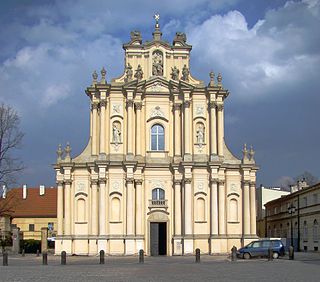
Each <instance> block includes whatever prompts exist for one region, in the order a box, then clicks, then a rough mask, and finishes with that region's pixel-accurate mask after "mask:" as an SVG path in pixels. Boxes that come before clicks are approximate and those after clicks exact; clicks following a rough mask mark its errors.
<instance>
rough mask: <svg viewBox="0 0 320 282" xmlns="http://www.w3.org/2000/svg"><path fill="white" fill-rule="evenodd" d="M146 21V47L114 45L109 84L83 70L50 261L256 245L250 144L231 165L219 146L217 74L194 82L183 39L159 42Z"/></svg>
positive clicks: (59, 168) (60, 166)
mask: <svg viewBox="0 0 320 282" xmlns="http://www.w3.org/2000/svg"><path fill="white" fill-rule="evenodd" d="M155 19H156V24H155V30H154V32H153V38H152V40H151V41H144V42H143V41H142V38H141V33H140V32H139V31H133V32H131V39H130V42H128V43H126V44H124V45H123V49H124V53H125V60H124V61H125V66H124V72H123V74H122V75H121V76H120V77H119V78H115V79H112V80H111V81H110V82H108V81H107V78H106V70H105V69H104V68H103V69H102V70H101V76H100V77H99V76H98V74H97V73H96V72H94V73H93V75H92V77H93V81H92V84H91V85H90V86H89V87H88V88H87V89H86V91H85V93H86V95H87V96H88V98H89V99H90V102H91V109H90V139H89V142H88V145H87V146H86V148H85V149H84V150H83V152H82V153H81V154H80V155H79V156H76V157H71V155H70V152H71V147H70V145H69V144H67V146H66V148H65V149H64V150H63V149H62V148H61V146H59V148H58V150H57V155H58V158H57V163H56V164H55V166H54V168H55V171H56V181H57V187H58V202H57V217H58V226H57V227H58V228H57V232H58V233H57V238H56V244H55V248H56V249H55V252H56V254H60V252H61V251H66V252H67V254H78V255H95V254H97V253H98V252H99V251H100V250H104V251H105V253H106V254H110V255H132V254H137V253H138V252H139V250H140V249H143V250H144V251H145V253H146V254H147V255H186V254H192V253H194V252H195V249H196V248H200V250H201V253H209V254H215V253H226V252H230V249H231V248H232V246H234V245H235V246H237V247H240V246H242V245H243V244H246V243H248V242H250V241H251V240H252V239H254V238H256V207H255V187H256V183H255V181H256V172H257V170H258V167H257V166H256V165H255V161H254V150H253V149H252V147H251V148H250V149H247V147H246V145H245V146H244V149H243V151H242V152H243V157H242V159H238V158H237V157H235V156H234V155H233V154H232V153H231V152H230V151H229V149H228V147H227V146H226V144H225V140H224V101H225V99H226V98H227V97H228V95H229V92H228V90H226V89H225V88H224V87H223V86H222V76H221V75H220V74H219V75H217V77H216V78H215V75H214V73H213V72H211V73H210V74H209V83H208V84H207V83H204V82H203V81H201V80H198V79H196V78H194V77H193V76H192V74H191V72H190V52H191V49H192V46H191V45H189V44H188V43H187V38H186V35H185V34H184V33H181V32H177V33H176V35H175V38H174V39H173V42H172V44H170V43H168V42H167V41H164V40H163V39H162V33H161V30H160V26H159V22H158V20H159V17H158V15H157V16H156V17H155ZM204 44H205V42H204Z"/></svg>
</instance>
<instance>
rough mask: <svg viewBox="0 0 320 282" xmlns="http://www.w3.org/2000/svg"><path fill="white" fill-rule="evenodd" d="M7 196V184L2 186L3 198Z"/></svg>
mask: <svg viewBox="0 0 320 282" xmlns="http://www.w3.org/2000/svg"><path fill="white" fill-rule="evenodd" d="M6 197H7V187H6V185H3V186H2V199H5V198H6Z"/></svg>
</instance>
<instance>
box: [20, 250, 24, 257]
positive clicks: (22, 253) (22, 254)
mask: <svg viewBox="0 0 320 282" xmlns="http://www.w3.org/2000/svg"><path fill="white" fill-rule="evenodd" d="M21 256H23V257H24V256H25V250H24V249H22V252H21Z"/></svg>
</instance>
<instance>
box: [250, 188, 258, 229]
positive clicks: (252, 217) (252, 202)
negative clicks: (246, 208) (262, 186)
mask: <svg viewBox="0 0 320 282" xmlns="http://www.w3.org/2000/svg"><path fill="white" fill-rule="evenodd" d="M250 221H251V224H250V225H251V226H250V231H251V235H256V234H257V228H256V183H255V182H250Z"/></svg>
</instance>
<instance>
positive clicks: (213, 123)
mask: <svg viewBox="0 0 320 282" xmlns="http://www.w3.org/2000/svg"><path fill="white" fill-rule="evenodd" d="M209 107H210V137H211V139H210V150H211V155H216V154H217V118H216V103H215V102H210V104H209Z"/></svg>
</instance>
